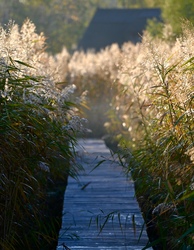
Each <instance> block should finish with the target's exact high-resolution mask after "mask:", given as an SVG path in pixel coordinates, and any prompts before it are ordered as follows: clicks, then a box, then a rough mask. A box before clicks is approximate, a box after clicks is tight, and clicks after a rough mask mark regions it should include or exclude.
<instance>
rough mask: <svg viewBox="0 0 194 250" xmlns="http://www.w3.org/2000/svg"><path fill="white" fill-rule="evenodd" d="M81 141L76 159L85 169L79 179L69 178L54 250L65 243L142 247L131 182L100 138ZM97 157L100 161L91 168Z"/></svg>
mask: <svg viewBox="0 0 194 250" xmlns="http://www.w3.org/2000/svg"><path fill="white" fill-rule="evenodd" d="M80 144H81V145H83V148H82V147H80V148H78V153H77V155H78V157H77V161H79V162H80V163H81V164H82V165H83V167H84V169H85V171H84V172H81V173H80V182H77V181H76V180H75V179H73V178H71V177H70V178H69V179H68V186H67V190H66V193H65V199H64V211H63V220H62V227H61V230H60V233H59V239H58V247H57V250H62V249H66V248H65V247H64V246H67V247H68V248H69V249H71V250H74V249H79V250H82V249H83V250H97V249H98V250H99V249H102V250H104V249H107V250H109V249H112V250H114V249H115V250H140V249H142V248H143V247H144V246H145V245H146V244H147V242H148V238H147V234H146V232H145V230H144V229H143V230H142V228H143V224H144V221H143V218H142V215H141V213H140V209H139V206H138V203H137V201H136V198H135V193H134V185H133V182H132V181H131V180H129V178H126V176H125V175H124V174H123V169H122V167H121V166H120V164H118V162H117V161H115V160H114V159H113V157H112V155H111V154H110V151H109V150H108V149H107V148H106V147H105V145H104V142H103V141H102V140H91V139H90V140H89V139H87V140H85V141H81V142H80ZM99 161H103V163H102V164H101V165H99V166H98V167H97V168H96V169H95V170H94V171H92V172H91V170H92V169H93V168H95V166H96V165H97V164H98V162H99ZM105 222H106V223H105ZM104 223H105V224H104ZM102 227H103V229H102V231H101V228H102ZM140 234H142V235H141V238H140V239H139V237H140Z"/></svg>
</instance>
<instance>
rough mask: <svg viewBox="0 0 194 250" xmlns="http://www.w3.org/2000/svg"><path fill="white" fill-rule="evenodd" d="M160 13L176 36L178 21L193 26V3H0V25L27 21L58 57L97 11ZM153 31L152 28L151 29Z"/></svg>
mask: <svg viewBox="0 0 194 250" xmlns="http://www.w3.org/2000/svg"><path fill="white" fill-rule="evenodd" d="M152 7H159V8H161V9H162V18H163V20H164V22H166V23H170V24H171V25H172V26H173V29H174V32H175V34H177V33H180V31H181V28H180V26H181V25H180V24H181V21H180V20H181V18H188V19H189V20H191V21H192V22H193V23H194V15H193V13H194V2H193V0H186V1H185V0H9V1H7V0H0V23H1V25H2V26H4V24H7V23H8V22H9V20H14V21H15V22H16V23H17V24H18V25H22V23H23V22H24V20H25V19H26V18H29V19H30V20H31V21H32V22H33V23H34V24H35V25H36V27H37V32H39V33H40V32H43V33H44V34H45V36H46V37H47V44H48V48H47V50H48V51H50V52H51V53H58V52H60V51H61V49H62V48H63V46H65V47H66V48H67V49H68V50H69V51H71V50H73V49H75V48H76V45H77V43H78V41H79V40H80V39H81V37H82V36H83V34H84V31H85V30H86V28H87V26H88V25H89V23H90V21H91V19H92V17H93V15H94V13H95V11H96V9H97V8H152ZM154 27H155V26H154Z"/></svg>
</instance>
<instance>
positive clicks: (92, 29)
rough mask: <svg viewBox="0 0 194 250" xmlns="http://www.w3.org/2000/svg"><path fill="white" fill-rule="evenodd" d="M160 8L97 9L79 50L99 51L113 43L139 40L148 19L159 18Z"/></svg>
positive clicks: (79, 45)
mask: <svg viewBox="0 0 194 250" xmlns="http://www.w3.org/2000/svg"><path fill="white" fill-rule="evenodd" d="M160 15H161V10H160V9H158V8H150V9H149V8H144V9H97V11H96V13H95V15H94V17H93V19H92V20H91V23H90V25H89V27H88V29H87V30H86V32H85V34H84V36H83V38H82V39H81V41H80V42H79V44H78V49H79V50H81V49H82V50H84V51H87V50H89V49H93V50H95V51H99V50H101V49H103V48H105V47H106V46H108V45H111V44H113V43H117V44H119V46H121V45H122V44H123V43H124V42H128V41H131V42H133V43H137V42H139V41H141V34H142V31H143V30H145V27H146V25H147V20H148V19H153V18H156V19H157V20H160Z"/></svg>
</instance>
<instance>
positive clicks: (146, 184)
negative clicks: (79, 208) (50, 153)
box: [67, 23, 194, 249]
mask: <svg viewBox="0 0 194 250" xmlns="http://www.w3.org/2000/svg"><path fill="white" fill-rule="evenodd" d="M169 32H170V29H169V27H165V28H164V32H163V36H162V37H161V38H153V37H150V35H149V34H148V33H146V32H145V33H144V35H143V37H142V42H141V43H139V44H136V45H133V44H131V43H126V44H124V45H123V46H122V48H119V47H118V46H117V45H112V46H110V47H107V48H106V49H105V50H102V51H101V52H99V53H96V54H95V53H94V52H88V53H83V52H76V53H75V54H74V55H73V56H72V57H71V58H70V60H69V63H68V72H67V77H68V79H69V80H70V82H71V83H73V84H74V85H76V86H77V87H78V90H80V92H83V90H87V91H88V92H89V93H88V96H89V99H88V101H89V100H90V102H89V106H90V107H91V110H92V111H91V112H90V113H87V115H88V119H89V121H95V122H94V123H95V124H94V125H93V129H94V130H99V129H100V128H102V125H103V126H104V128H105V130H103V131H102V133H101V134H100V135H104V134H108V135H109V136H110V137H111V139H113V141H114V142H115V141H116V142H117V144H118V146H119V147H120V149H121V157H124V159H125V161H126V162H127V172H128V171H130V172H131V174H132V176H133V178H134V180H135V185H136V194H137V197H138V200H139V203H140V206H141V208H142V211H143V214H144V218H145V221H146V226H147V230H148V233H149V237H150V241H151V245H152V246H153V248H154V249H192V248H193V246H194V243H193V242H194V241H193V232H194V227H193V222H194V217H193V194H194V193H193V189H194V188H193V179H194V178H193V176H194V171H193V164H194V155H193V152H194V144H193V126H194V123H193V70H194V55H193V51H194V50H193V45H194V40H193V33H194V29H193V27H191V25H190V24H189V23H185V24H183V35H182V36H181V37H179V38H177V39H176V41H172V40H169V39H168V34H169ZM91 100H92V101H91ZM94 100H95V101H94ZM94 107H95V108H94ZM95 115H96V117H97V118H96V117H95ZM99 117H103V120H100V119H99ZM95 126H96V128H95ZM91 127H92V126H91Z"/></svg>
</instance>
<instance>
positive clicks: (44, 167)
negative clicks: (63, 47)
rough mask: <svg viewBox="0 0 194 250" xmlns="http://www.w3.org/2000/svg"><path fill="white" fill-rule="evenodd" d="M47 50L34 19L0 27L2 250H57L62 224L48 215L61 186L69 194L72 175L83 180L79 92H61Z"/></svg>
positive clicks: (70, 89) (55, 62) (53, 60)
mask: <svg viewBox="0 0 194 250" xmlns="http://www.w3.org/2000/svg"><path fill="white" fill-rule="evenodd" d="M45 46H46V44H45V37H44V35H43V34H37V33H36V31H35V26H34V24H33V23H31V22H30V21H29V20H26V22H25V23H24V24H23V26H22V27H21V28H19V27H18V26H17V25H16V24H14V23H12V22H10V23H9V24H8V25H7V27H6V28H3V27H1V28H0V116H1V124H0V166H1V170H0V176H1V177H0V249H3V250H11V249H50V248H49V247H50V246H51V245H52V244H53V242H54V241H56V237H57V235H56V234H57V233H56V221H55V219H56V218H54V219H53V220H51V219H50V217H49V215H50V214H48V207H49V204H48V201H50V200H51V199H50V198H52V197H50V196H52V192H53V191H54V190H55V189H56V188H57V187H58V191H60V188H61V192H62V191H64V189H65V185H66V179H67V175H69V174H71V175H74V176H75V175H76V174H77V166H75V165H73V161H72V160H73V157H74V154H73V145H75V143H76V133H77V132H78V131H79V132H80V130H81V129H82V119H81V118H80V117H79V115H78V105H79V103H78V101H76V102H74V100H76V96H75V95H74V93H73V92H74V88H75V86H73V85H69V84H66V86H64V88H63V89H62V90H60V89H59V88H58V84H59V81H60V80H61V78H60V73H59V72H60V69H61V68H60V63H59V61H58V60H59V59H58V58H57V56H56V58H53V57H51V56H49V55H48V54H47V53H46V52H45ZM60 58H62V59H63V67H65V62H67V60H68V54H67V53H65V51H63V53H61V55H60ZM57 65H59V66H58V67H56V66H57ZM79 101H81V99H79ZM70 162H71V165H70ZM51 191H52V192H51ZM58 202H59V201H58ZM59 222H60V220H58V221H57V223H59ZM58 226H59V225H57V227H58Z"/></svg>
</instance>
